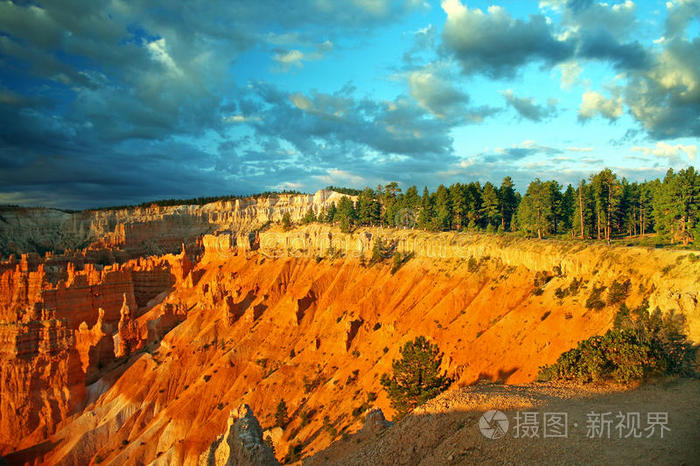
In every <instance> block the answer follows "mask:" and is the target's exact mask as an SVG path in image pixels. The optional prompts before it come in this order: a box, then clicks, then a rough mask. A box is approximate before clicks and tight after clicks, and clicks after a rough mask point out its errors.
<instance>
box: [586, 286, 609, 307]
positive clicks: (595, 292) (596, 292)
mask: <svg viewBox="0 0 700 466" xmlns="http://www.w3.org/2000/svg"><path fill="white" fill-rule="evenodd" d="M605 288H606V287H605V286H600V287H596V286H595V285H594V286H593V289H592V290H591V294H590V295H589V296H588V299H587V300H586V308H587V309H596V310H599V309H603V308H604V307H605V302H603V300H602V299H600V295H601V294H602V293H603V291H605Z"/></svg>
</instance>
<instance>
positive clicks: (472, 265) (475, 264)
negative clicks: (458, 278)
mask: <svg viewBox="0 0 700 466" xmlns="http://www.w3.org/2000/svg"><path fill="white" fill-rule="evenodd" d="M467 270H469V271H470V272H472V273H473V272H476V271H477V270H479V261H477V260H476V258H475V257H474V256H471V257H469V261H468V262H467Z"/></svg>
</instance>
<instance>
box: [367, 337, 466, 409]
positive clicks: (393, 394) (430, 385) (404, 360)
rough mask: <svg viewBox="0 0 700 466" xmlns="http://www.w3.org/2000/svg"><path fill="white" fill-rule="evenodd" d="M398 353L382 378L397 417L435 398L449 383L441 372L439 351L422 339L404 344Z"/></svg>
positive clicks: (449, 380) (436, 347) (435, 346)
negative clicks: (399, 353)
mask: <svg viewBox="0 0 700 466" xmlns="http://www.w3.org/2000/svg"><path fill="white" fill-rule="evenodd" d="M400 352H401V358H400V359H395V360H394V361H393V362H392V364H391V367H392V369H393V373H392V375H391V376H390V375H389V374H384V375H382V378H381V384H382V386H383V387H384V389H385V390H386V391H387V395H388V396H389V399H390V400H391V407H392V408H394V409H395V410H396V417H397V418H401V417H403V416H405V415H406V414H407V413H408V412H410V411H411V410H413V409H414V408H415V407H416V406H420V405H421V404H423V403H425V402H426V401H428V400H430V399H431V398H434V397H436V396H437V395H439V394H440V393H442V392H443V391H445V390H446V389H447V387H449V385H450V384H451V383H452V380H451V379H450V378H449V377H447V376H446V375H445V374H444V373H441V372H440V364H441V363H442V353H441V352H440V348H439V347H438V345H436V344H431V343H430V342H429V341H428V340H427V339H426V338H425V337H423V336H421V337H417V338H416V339H415V340H413V341H408V342H406V344H405V345H404V346H403V347H402V348H401V350H400Z"/></svg>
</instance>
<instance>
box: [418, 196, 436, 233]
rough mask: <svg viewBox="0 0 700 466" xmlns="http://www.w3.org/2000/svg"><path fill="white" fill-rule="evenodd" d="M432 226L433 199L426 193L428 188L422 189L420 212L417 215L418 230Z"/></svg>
mask: <svg viewBox="0 0 700 466" xmlns="http://www.w3.org/2000/svg"><path fill="white" fill-rule="evenodd" d="M432 225H433V199H432V197H431V196H430V192H428V188H427V187H424V188H423V197H422V198H421V201H420V212H419V213H418V228H422V229H424V230H428V229H430V227H431V226H432Z"/></svg>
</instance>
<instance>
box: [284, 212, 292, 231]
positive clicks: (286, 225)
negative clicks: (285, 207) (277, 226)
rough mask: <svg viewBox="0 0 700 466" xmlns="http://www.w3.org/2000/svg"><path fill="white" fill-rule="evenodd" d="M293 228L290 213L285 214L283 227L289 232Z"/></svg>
mask: <svg viewBox="0 0 700 466" xmlns="http://www.w3.org/2000/svg"><path fill="white" fill-rule="evenodd" d="M291 226H292V217H291V216H290V215H289V212H285V213H284V214H283V215H282V227H283V228H284V229H285V230H289V228H291Z"/></svg>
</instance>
